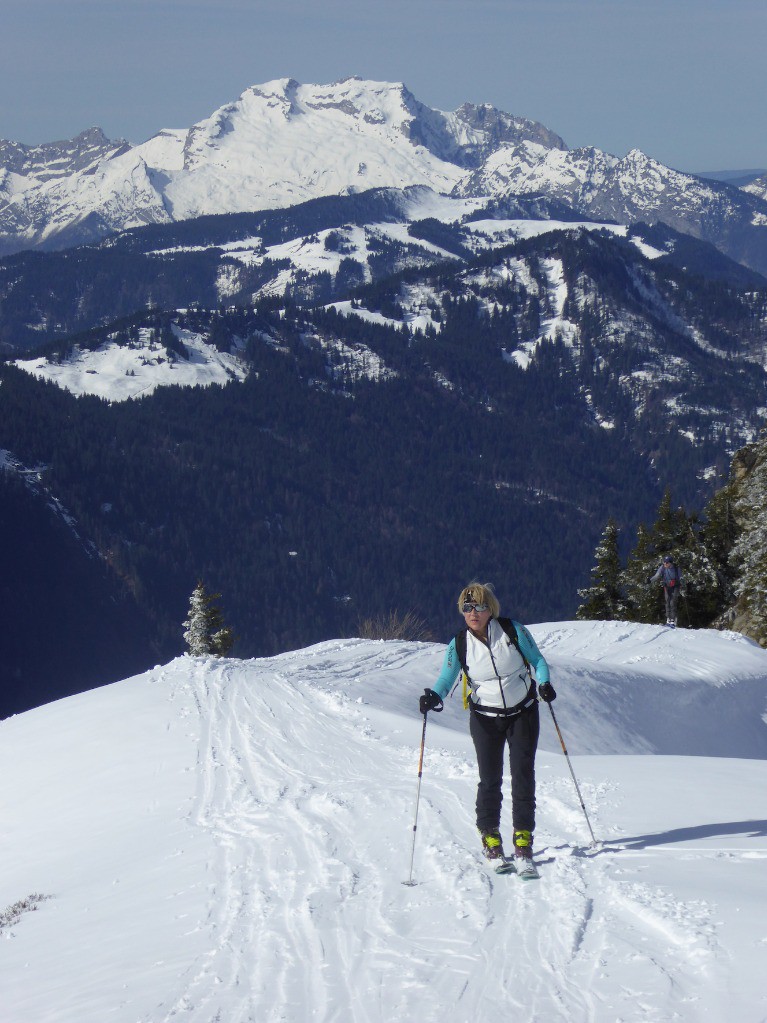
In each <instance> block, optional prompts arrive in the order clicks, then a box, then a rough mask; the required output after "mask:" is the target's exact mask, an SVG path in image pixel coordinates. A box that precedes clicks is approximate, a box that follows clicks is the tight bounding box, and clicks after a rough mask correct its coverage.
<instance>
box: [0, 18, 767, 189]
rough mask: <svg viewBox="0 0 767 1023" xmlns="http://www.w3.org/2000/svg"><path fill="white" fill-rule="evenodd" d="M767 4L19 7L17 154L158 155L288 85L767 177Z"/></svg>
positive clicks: (11, 111) (6, 39)
mask: <svg viewBox="0 0 767 1023" xmlns="http://www.w3.org/2000/svg"><path fill="white" fill-rule="evenodd" d="M766 56H767V2H765V0H729V2H724V0H356V2H352V0H4V2H3V32H2V35H1V36H0V95H2V96H3V102H2V105H1V106H0V138H6V139H14V140H18V141H21V142H26V143H36V142H43V141H51V140H53V139H61V138H68V137H71V136H72V135H75V134H76V133H77V132H79V131H82V130H83V129H85V128H88V127H90V126H92V125H99V126H100V127H102V128H103V129H104V131H105V132H106V133H107V135H109V136H110V137H112V138H118V137H123V138H127V139H129V140H130V141H131V142H142V141H144V140H145V139H147V138H149V137H150V136H151V135H153V134H155V132H157V131H159V130H160V129H161V128H179V127H188V126H190V125H191V124H193V123H194V122H195V121H198V120H201V119H202V118H203V117H207V116H208V115H209V114H210V113H212V112H213V110H215V109H216V108H217V107H219V106H221V105H223V104H224V103H226V102H229V101H230V100H233V99H235V98H236V97H237V96H238V95H239V94H240V93H241V92H242V91H243V90H244V89H246V88H247V87H248V86H250V85H254V84H257V83H260V82H265V81H268V80H270V79H272V78H285V77H291V78H296V79H297V80H298V81H300V82H330V81H334V80H335V79H338V78H344V77H347V76H348V75H353V74H356V75H359V76H360V77H363V78H373V79H377V80H387V81H404V82H405V84H406V85H407V86H408V87H409V88H410V90H411V91H412V92H413V93H414V94H415V95H416V97H417V98H418V99H420V100H421V101H422V102H423V103H426V104H427V105H429V106H432V107H437V108H439V109H442V110H453V109H455V107H457V106H459V105H460V104H461V103H463V102H465V101H470V102H475V103H485V102H486V103H492V104H494V105H495V106H497V107H500V108H502V109H504V110H507V111H509V112H511V113H514V114H518V115H520V116H523V117H529V118H533V119H534V120H538V121H542V122H543V123H544V124H545V125H546V126H547V127H549V128H551V129H552V130H553V131H555V132H557V133H558V134H560V135H561V136H562V137H563V138H564V139H565V141H566V142H567V143H568V145H570V146H573V147H575V146H581V145H594V146H598V147H599V148H601V149H605V150H607V151H608V152H611V153H614V154H615V155H617V156H622V155H623V154H624V153H626V152H627V151H628V150H629V149H632V148H634V147H638V148H640V149H642V150H644V151H645V152H646V153H649V154H650V155H651V156H654V157H656V158H657V159H659V160H661V161H662V162H664V163H667V164H669V165H671V166H673V167H678V168H680V169H682V170H699V171H705V170H719V169H729V168H734V169H740V168H744V169H745V168H756V167H767V104H766V103H765V74H764V67H765V63H767V60H766Z"/></svg>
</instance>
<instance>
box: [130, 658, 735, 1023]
mask: <svg viewBox="0 0 767 1023" xmlns="http://www.w3.org/2000/svg"><path fill="white" fill-rule="evenodd" d="M403 656H404V655H403ZM408 656H410V658H411V659H412V654H410V655H408ZM369 662H370V663H369V665H368V667H369V668H370V669H371V670H373V669H375V668H377V669H378V670H379V671H381V670H382V669H383V670H386V671H391V672H394V673H396V671H397V663H396V658H393V657H392V653H391V650H387V651H386V653H385V655H383V654H382V655H381V657H380V659H378V658H377V655H376V654H375V653H374V654H371V655H370V658H369ZM260 663H261V664H262V665H263V666H264V667H263V670H262V671H260V672H258V673H257V674H256V675H255V676H254V677H252V678H251V679H249V680H248V682H249V684H246V682H245V680H244V676H243V674H241V673H240V674H239V675H235V674H233V671H232V668H231V665H230V664H228V663H227V662H225V661H224V662H221V663H220V664H218V663H217V664H216V666H215V667H213V668H211V666H210V663H209V662H205V663H204V664H200V663H199V662H197V663H195V662H190V665H191V664H195V668H194V670H190V671H189V672H188V675H187V679H188V681H187V682H186V684H185V688H184V689H183V690H182V691H181V692H179V693H177V698H181V699H184V700H186V701H188V702H189V705H190V707H192V708H193V711H196V713H197V715H198V717H199V726H200V738H199V752H198V762H197V780H196V793H195V798H194V804H193V808H192V811H191V813H190V816H189V823H190V824H191V825H192V826H195V827H199V828H202V829H207V830H208V831H210V832H211V833H212V835H213V837H214V839H215V848H216V855H215V858H214V860H213V861H212V862H210V863H209V864H208V868H207V869H208V875H209V880H208V885H209V898H208V906H209V910H208V917H207V919H206V920H205V921H204V923H203V924H202V926H203V927H204V928H206V929H207V930H208V932H209V942H208V947H209V951H207V952H206V953H205V954H204V955H201V956H198V957H197V958H196V959H195V961H193V962H192V963H191V964H190V965H189V967H188V969H187V970H186V972H185V973H184V974H183V975H182V976H180V977H179V981H178V988H177V990H174V991H172V992H169V993H168V997H167V999H166V1000H165V1001H164V1002H163V1003H162V1004H161V1005H159V1006H157V1007H156V1008H155V1009H154V1010H153V1011H152V1012H151V1013H150V1014H149V1015H147V1016H144V1017H142V1021H143V1023H160V1021H163V1023H170V1021H177V1020H184V1021H189V1023H211V1021H221V1023H246V1021H258V1023H304V1021H310V1020H311V1021H314V1020H317V1021H322V1023H378V1021H384V1020H386V1021H388V1023H396V1021H403V1023H404V1021H410V1020H412V1019H413V1015H412V1012H413V1004H417V1007H418V1018H419V1019H420V1020H422V1021H424V1023H429V1021H435V1023H436V1021H440V1023H444V1021H446V1020H447V1021H450V1023H462V1021H467V1023H468V1021H475V1020H477V1019H479V1018H482V1014H491V1015H492V1014H494V1013H498V1014H503V1016H504V1018H506V1016H507V1015H508V1016H511V1015H513V1014H515V1013H516V1014H518V1018H520V1019H524V1020H526V1021H530V1020H540V1021H545V1023H554V1021H559V1020H561V1021H563V1023H565V1021H567V1023H572V1021H594V1023H598V1021H608V1020H609V1021H618V1020H620V1021H623V1023H633V1021H646V1023H665V1021H666V1020H668V1021H672V1020H679V1019H683V1020H685V1021H687V1023H690V1021H697V1020H701V1021H703V1020H712V1019H723V1018H724V1015H720V1014H719V1012H720V1010H721V1012H724V1011H725V1006H716V1005H715V1004H712V1000H711V997H709V995H708V992H710V990H712V989H713V991H714V996H716V992H719V991H721V990H722V983H723V982H719V981H717V979H716V978H717V976H718V969H719V966H718V961H719V959H720V958H721V956H722V951H721V948H720V946H719V943H718V937H717V927H716V923H715V919H714V915H713V914H712V909H711V907H710V906H708V905H707V904H705V903H701V902H696V903H694V904H685V903H683V902H681V901H679V900H678V899H677V898H675V897H674V896H672V895H671V894H670V893H669V892H668V891H667V890H663V889H659V888H657V887H655V886H653V885H652V884H645V883H643V882H642V881H641V880H638V877H641V863H640V862H639V861H638V860H637V859H636V854H635V853H633V852H631V851H628V852H624V851H623V850H622V849H621V843H620V839H619V838H616V839H615V840H610V839H608V840H606V842H605V844H604V845H602V846H601V847H598V848H597V849H596V850H594V851H592V850H590V849H589V848H588V847H587V846H583V847H578V846H575V845H573V844H572V839H573V836H580V835H582V834H583V832H584V820H583V816H582V811H581V808H580V806H579V804H578V802H577V799H576V796H575V793H574V791H573V789H572V785H571V782H570V779H569V776H566V774H565V773H564V771H565V769H564V765H561V766H562V768H563V770H562V771H561V772H559V766H560V765H557V772H559V773H558V775H557V776H556V777H552V775H554V774H555V773H556V772H554V771H551V770H549V771H546V772H541V770H540V767H539V798H538V804H539V806H538V829H537V833H536V842H537V845H536V858H537V861H538V863H539V864H540V868H541V875H542V879H541V881H539V882H528V883H524V882H521V881H519V880H518V879H517V878H515V877H514V876H507V877H498V876H496V875H495V874H493V873H492V872H490V871H488V869H487V868H486V867H485V865H484V863H483V861H482V858H481V855H480V853H479V848H478V841H477V838H476V832H475V829H474V825H473V801H474V790H475V784H476V782H475V767H474V763H473V761H471V760H470V759H468V758H467V757H466V756H464V755H463V754H462V753H460V752H451V751H450V750H447V749H442V748H440V737H439V735H437V736H434V735H432V737H431V738H432V744H431V745H428V743H427V753H426V757H425V761H424V783H423V786H422V794H421V804H420V810H419V820H418V823H419V827H418V833H417V841H416V854H415V867H414V878H415V880H416V882H417V883H416V885H415V886H414V887H408V886H405V885H403V884H402V882H403V881H404V880H406V879H407V870H408V866H409V859H410V850H411V843H412V812H413V810H414V804H415V786H416V782H417V777H416V772H417V762H416V761H417V750H416V751H415V753H414V750H413V742H412V741H411V740H412V739H413V736H411V735H409V734H407V735H406V734H404V733H403V734H402V736H401V739H396V738H393V737H392V736H391V735H385V734H381V732H380V730H377V729H376V728H374V727H373V726H371V724H370V722H369V720H368V718H367V717H366V709H365V707H364V705H362V706H360V705H359V703H358V702H355V701H353V700H352V699H350V698H349V697H348V696H346V695H345V693H344V692H342V691H341V692H339V691H337V690H335V689H331V688H330V687H329V686H327V687H325V688H323V684H322V680H323V677H327V672H328V669H329V668H330V667H331V666H332V661H331V658H330V657H328V658H327V661H323V660H322V658H321V657H320V659H319V660H318V661H316V662H315V663H307V662H305V661H304V662H300V663H294V664H293V665H291V664H290V663H289V662H288V661H287V660H286V659H285V658H284V657H283V658H274V659H272V661H271V662H270V661H265V662H260ZM333 667H334V668H335V677H336V680H338V677H339V674H341V675H342V674H343V672H344V671H346V670H348V671H349V672H353V673H354V675H355V676H358V675H359V673H360V672H361V670H363V669H362V667H361V664H360V660H359V659H357V660H354V661H351V662H345V661H343V662H340V663H338V664H336V665H335V666H333ZM323 672H325V673H326V675H325V676H323ZM307 704H309V705H310V706H307ZM275 706H279V713H275V710H274V707H275ZM431 720H433V716H432V718H431V719H430V721H431ZM379 728H380V726H379ZM395 731H396V729H395ZM438 731H439V730H437V729H432V732H438ZM419 739H420V736H419ZM371 763H375V765H376V767H377V770H378V772H380V774H379V780H380V783H381V784H380V785H377V786H372V785H370V783H369V781H368V780H367V779H369V777H370V771H369V768H370V764H371ZM539 763H540V762H539ZM429 780H431V783H429ZM581 785H582V790H583V794H584V798H585V800H586V802H587V805H588V806H589V808H590V816H591V819H592V823H593V825H594V827H595V831H596V833H597V835H599V836H604V831H605V827H606V825H605V823H604V822H603V821H602V814H601V811H602V810H603V808H606V811H607V819H609V808H610V805H611V802H612V801H613V800H614V799H615V798H616V793H615V792H614V791H613V789H612V788H611V786H610V785H609V784H606V783H601V784H599V785H590V784H588V782H586V783H584V782H583V781H582V782H581ZM507 799H508V796H507ZM403 808H407V813H404V811H403ZM504 812H505V814H508V803H507V804H505V806H504ZM362 820H364V821H366V822H368V823H366V824H365V826H364V827H358V822H359V821H362ZM371 820H377V821H378V827H377V828H376V827H374V826H372V825H371V824H370V823H369V822H370V821H371ZM649 854H651V851H650V853H648V852H647V851H646V850H645V851H644V853H643V855H644V856H647V855H649ZM688 855H689V856H690V858H691V859H695V858H698V859H699V858H700V856H701V853H700V852H698V851H696V852H694V853H689V854H688ZM710 855H717V853H716V851H715V850H714V851H712V852H711V854H710ZM499 963H501V964H502V967H501V968H500V969H499V968H498V964H499ZM627 976H631V978H632V983H631V985H630V986H628V985H627V984H626V982H625V981H626V977H627ZM659 1005H663V1006H665V1008H664V1009H663V1010H659V1008H658V1006H659Z"/></svg>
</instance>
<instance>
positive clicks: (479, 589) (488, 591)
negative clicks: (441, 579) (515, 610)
mask: <svg viewBox="0 0 767 1023" xmlns="http://www.w3.org/2000/svg"><path fill="white" fill-rule="evenodd" d="M467 601H468V602H469V603H471V604H487V607H488V610H489V611H490V614H491V615H492V616H493V618H497V617H498V615H499V614H500V611H501V605H500V604H499V603H498V598H497V597H496V595H495V593H493V584H492V583H477V582H474V583H469V584H468V585H467V586H464V588H463V589H462V590H461V595H460V597H459V598H458V610H459V611H460V612H461V614H463V605H464V604H465V603H466V602H467Z"/></svg>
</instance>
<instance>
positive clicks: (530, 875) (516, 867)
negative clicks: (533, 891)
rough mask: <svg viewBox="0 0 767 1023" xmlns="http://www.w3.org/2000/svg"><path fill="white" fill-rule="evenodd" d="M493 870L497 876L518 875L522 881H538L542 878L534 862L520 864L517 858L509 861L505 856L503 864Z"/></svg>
mask: <svg viewBox="0 0 767 1023" xmlns="http://www.w3.org/2000/svg"><path fill="white" fill-rule="evenodd" d="M491 862H492V861H491ZM493 870H494V871H495V873H496V874H516V875H517V877H518V878H519V880H520V881H537V880H538V878H540V876H541V875H540V874H539V873H538V868H537V867H536V865H535V864H534V863H533V862H532V860H524V861H523V862H522V863H520V861H519V859H517V857H512V858H511V859H509V858H508V857H506V856H504V858H503V859H502V860H501V862H500V863H498V864H496V865H495V866H494V867H493Z"/></svg>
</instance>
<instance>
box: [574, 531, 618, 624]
mask: <svg viewBox="0 0 767 1023" xmlns="http://www.w3.org/2000/svg"><path fill="white" fill-rule="evenodd" d="M618 534H619V530H618V525H617V523H616V522H615V520H614V519H612V518H611V519H609V520H608V522H607V525H606V526H605V529H604V532H603V533H602V539H601V541H600V543H599V544H598V545H597V548H596V550H595V551H594V561H595V564H594V568H593V569H592V570H591V586H589V587H587V588H586V589H583V590H578V596H580V597H582V598H583V603H582V604H581V605H580V607H579V608H578V610H577V611H576V613H575V617H576V618H578V619H579V620H581V621H616V620H619V619H621V618H623V617H624V616H625V612H626V600H625V597H624V594H623V588H622V586H621V561H620V554H619V552H618Z"/></svg>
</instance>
